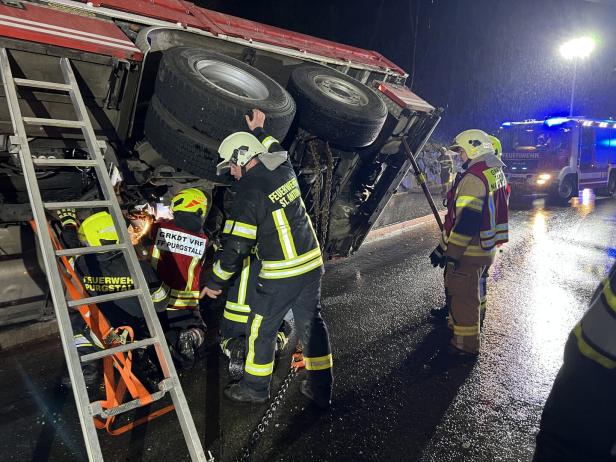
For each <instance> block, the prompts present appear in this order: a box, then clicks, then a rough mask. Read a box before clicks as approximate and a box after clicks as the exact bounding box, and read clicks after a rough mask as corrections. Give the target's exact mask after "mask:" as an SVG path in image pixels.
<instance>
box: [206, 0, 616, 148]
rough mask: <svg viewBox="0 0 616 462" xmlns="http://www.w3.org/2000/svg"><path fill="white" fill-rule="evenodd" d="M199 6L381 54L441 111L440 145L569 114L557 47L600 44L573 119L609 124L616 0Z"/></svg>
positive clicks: (226, 1) (580, 83)
mask: <svg viewBox="0 0 616 462" xmlns="http://www.w3.org/2000/svg"><path fill="white" fill-rule="evenodd" d="M198 3H199V4H200V5H201V6H204V7H206V8H211V9H213V10H217V11H222V12H225V13H230V14H234V15H237V16H241V17H244V18H247V19H253V20H255V21H259V22H262V23H266V24H272V25H275V26H278V27H282V28H285V29H290V30H294V31H298V32H303V33H307V34H311V35H315V36H319V37H323V38H327V39H330V40H334V41H337V42H342V43H347V44H350V45H354V46H358V47H361V48H367V49H373V50H376V51H378V52H380V53H382V54H383V55H384V56H386V57H388V58H389V59H391V60H392V61H394V62H395V63H397V64H398V65H399V66H401V67H402V68H404V69H405V70H407V72H408V73H409V74H410V76H409V79H408V80H407V85H408V86H411V81H412V88H413V91H415V92H416V93H417V94H419V95H420V96H421V97H423V98H424V99H426V100H427V101H429V102H430V103H431V104H433V105H435V106H440V107H444V108H445V113H444V116H443V121H442V122H441V125H440V127H439V129H438V131H437V133H436V134H435V137H436V138H437V139H441V140H447V139H448V138H451V137H452V136H454V135H455V134H456V133H457V132H459V131H460V130H463V129H466V128H481V129H484V130H488V131H491V132H494V131H495V129H496V128H497V127H498V126H499V125H500V123H501V122H503V121H505V120H521V119H527V118H544V117H546V116H548V115H566V114H568V108H569V98H570V91H571V82H572V75H573V65H572V63H571V62H567V61H565V60H564V59H563V58H561V57H560V55H559V53H558V46H559V44H560V43H562V42H563V41H564V40H567V39H569V38H574V37H578V36H581V35H591V36H593V37H594V38H595V39H596V40H597V43H598V46H597V48H596V49H595V52H594V53H593V54H592V55H591V56H590V58H588V59H587V60H585V61H583V62H581V63H580V65H579V67H578V73H577V85H576V97H575V109H574V113H575V114H576V115H585V116H589V117H600V118H608V117H610V116H612V117H614V118H616V1H614V0H603V1H599V0H597V1H596V2H591V1H585V0H405V1H403V0H372V1H366V0H354V1H351V0H338V1H334V0H329V1H324V0H312V1H307V0H276V1H274V0H264V1H250V2H249V1H245V0H215V1H201V2H198ZM415 24H418V27H417V28H415ZM415 29H417V30H416V31H415ZM415 34H416V36H417V40H416V52H415V65H414V66H413V49H414V44H415ZM411 76H413V78H412V77H411Z"/></svg>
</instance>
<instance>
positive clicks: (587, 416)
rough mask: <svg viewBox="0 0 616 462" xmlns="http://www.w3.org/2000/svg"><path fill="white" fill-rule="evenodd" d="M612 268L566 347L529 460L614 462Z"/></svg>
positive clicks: (615, 282)
mask: <svg viewBox="0 0 616 462" xmlns="http://www.w3.org/2000/svg"><path fill="white" fill-rule="evenodd" d="M614 313H616V264H615V265H613V266H612V269H611V271H610V273H609V275H608V276H607V278H606V279H605V280H604V281H603V283H602V284H600V285H599V287H598V288H597V290H596V291H595V293H594V295H593V297H592V298H591V301H590V308H589V309H588V311H587V312H586V314H584V316H583V317H582V320H581V321H580V322H579V323H578V324H577V325H576V326H575V327H574V329H573V331H572V332H571V334H570V335H569V339H568V340H567V344H566V346H565V355H564V363H563V365H562V367H561V368H560V371H559V372H558V375H557V376H556V380H555V381H554V385H553V387H552V391H551V392H550V395H549V396H548V400H547V402H546V403H545V407H544V409H543V414H542V416H541V424H540V426H539V433H538V434H537V448H536V450H535V456H534V459H533V462H574V461H586V460H588V461H596V462H601V461H606V462H607V461H614V460H616V431H615V430H616V425H615V423H614V419H615V416H616V395H614V390H616V315H615V314H614Z"/></svg>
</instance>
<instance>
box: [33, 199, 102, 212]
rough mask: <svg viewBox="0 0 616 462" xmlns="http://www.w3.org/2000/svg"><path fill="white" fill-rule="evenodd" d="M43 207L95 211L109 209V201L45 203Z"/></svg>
mask: <svg viewBox="0 0 616 462" xmlns="http://www.w3.org/2000/svg"><path fill="white" fill-rule="evenodd" d="M43 206H44V207H45V208H46V209H47V210H58V209H97V208H102V207H111V201H77V202H45V203H44V204H43Z"/></svg>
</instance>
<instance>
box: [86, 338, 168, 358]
mask: <svg viewBox="0 0 616 462" xmlns="http://www.w3.org/2000/svg"><path fill="white" fill-rule="evenodd" d="M156 343H158V339H157V338H156V337H152V338H146V339H143V340H137V341H136V342H131V343H127V344H125V345H120V346H117V347H113V348H106V349H104V350H100V351H97V352H96V353H90V354H89V355H83V356H82V357H81V358H80V359H81V362H82V363H89V362H91V361H96V360H97V359H101V358H104V357H106V356H111V355H114V354H116V353H124V352H125V351H131V350H136V349H137V348H143V347H147V346H150V345H154V344H156Z"/></svg>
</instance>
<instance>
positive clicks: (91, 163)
mask: <svg viewBox="0 0 616 462" xmlns="http://www.w3.org/2000/svg"><path fill="white" fill-rule="evenodd" d="M32 163H33V164H34V165H36V166H37V167H96V166H97V165H98V162H97V161H96V160H93V159H32Z"/></svg>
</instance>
